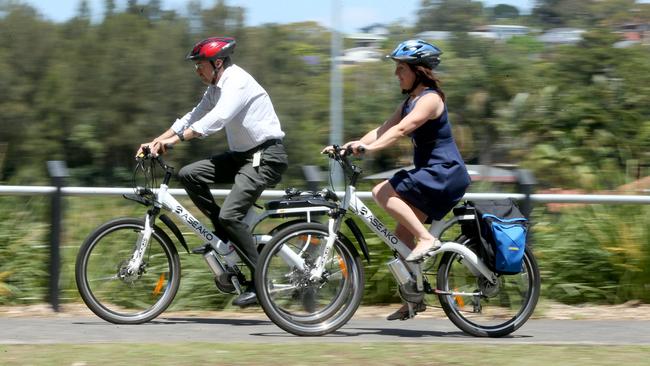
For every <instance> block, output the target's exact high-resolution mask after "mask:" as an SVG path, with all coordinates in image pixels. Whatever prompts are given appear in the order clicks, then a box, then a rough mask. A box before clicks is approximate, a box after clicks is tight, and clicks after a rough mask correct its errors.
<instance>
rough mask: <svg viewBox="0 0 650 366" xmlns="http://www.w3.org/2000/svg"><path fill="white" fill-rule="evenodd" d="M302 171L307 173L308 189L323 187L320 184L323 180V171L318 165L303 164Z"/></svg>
mask: <svg viewBox="0 0 650 366" xmlns="http://www.w3.org/2000/svg"><path fill="white" fill-rule="evenodd" d="M302 173H303V174H304V175H305V180H306V181H307V190H308V191H314V192H315V191H318V190H319V189H320V188H321V187H319V185H320V184H321V182H322V181H323V177H322V176H321V171H320V169H319V168H318V167H317V166H316V165H303V166H302Z"/></svg>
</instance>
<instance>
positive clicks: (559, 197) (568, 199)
mask: <svg viewBox="0 0 650 366" xmlns="http://www.w3.org/2000/svg"><path fill="white" fill-rule="evenodd" d="M57 189H58V188H57V187H55V186H8V185H7V186H4V185H0V195H5V196H32V195H50V194H54V193H56V192H57ZM60 191H61V194H62V195H64V196H121V195H123V194H126V193H133V188H110V187H61V188H60ZM169 192H170V193H171V194H172V195H174V196H187V193H186V192H185V190H184V189H181V188H171V189H169ZM210 192H212V195H214V196H215V197H217V198H223V197H225V196H226V195H228V193H230V190H228V189H212V190H210ZM344 193H345V192H337V194H339V195H343V194H344ZM284 194H285V192H284V191H282V190H266V191H264V193H262V197H261V198H263V199H268V198H280V197H282V196H284ZM356 194H357V196H358V197H359V198H361V199H364V198H365V199H368V198H372V194H371V193H370V192H356ZM506 198H512V199H514V200H517V201H523V200H525V199H527V198H529V199H530V200H531V201H532V202H537V203H589V204H599V203H605V204H650V195H622V194H539V193H534V194H530V195H526V194H523V193H467V194H465V196H463V199H464V200H473V201H482V200H497V199H506Z"/></svg>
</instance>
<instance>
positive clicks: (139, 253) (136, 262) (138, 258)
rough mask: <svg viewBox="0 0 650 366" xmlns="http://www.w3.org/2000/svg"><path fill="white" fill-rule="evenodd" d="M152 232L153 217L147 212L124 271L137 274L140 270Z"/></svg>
mask: <svg viewBox="0 0 650 366" xmlns="http://www.w3.org/2000/svg"><path fill="white" fill-rule="evenodd" d="M152 233H153V218H152V215H151V214H147V215H146V216H145V218H144V230H142V231H140V232H139V233H138V239H137V240H136V243H135V248H134V250H133V255H132V256H131V259H129V263H128V264H127V265H126V271H127V273H128V274H129V275H133V274H137V273H138V272H139V271H140V266H141V265H142V260H143V258H144V253H145V252H146V251H147V247H148V246H149V240H150V239H151V234H152Z"/></svg>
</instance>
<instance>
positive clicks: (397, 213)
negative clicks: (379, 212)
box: [372, 180, 436, 251]
mask: <svg viewBox="0 0 650 366" xmlns="http://www.w3.org/2000/svg"><path fill="white" fill-rule="evenodd" d="M372 196H373V198H374V199H375V201H376V202H377V203H378V204H379V205H380V206H381V207H383V208H384V210H386V212H388V213H389V214H390V215H391V216H392V217H393V218H394V219H395V220H397V222H398V223H399V225H402V226H403V227H404V228H405V229H406V230H408V231H409V232H410V233H411V234H412V235H413V236H414V237H415V239H416V241H417V246H416V247H415V249H414V251H415V250H417V249H418V248H419V249H426V248H431V247H432V246H433V245H434V244H435V243H436V238H435V237H434V236H433V235H431V233H429V231H428V230H427V229H426V228H425V227H424V225H423V224H422V222H423V221H424V219H425V218H426V214H424V213H423V212H422V211H420V210H419V209H417V208H415V207H413V206H411V205H410V204H408V203H407V202H406V201H404V200H403V199H402V198H401V197H400V196H399V195H398V194H397V192H395V189H393V186H392V185H391V184H390V182H389V181H387V180H386V181H383V182H381V183H379V184H378V185H376V186H375V187H374V188H373V189H372ZM398 229H399V226H398ZM407 239H408V238H407ZM400 240H401V239H400ZM404 242H405V244H406V245H409V247H411V246H410V244H411V243H412V240H406V241H404ZM412 249H413V248H412ZM420 251H421V250H420Z"/></svg>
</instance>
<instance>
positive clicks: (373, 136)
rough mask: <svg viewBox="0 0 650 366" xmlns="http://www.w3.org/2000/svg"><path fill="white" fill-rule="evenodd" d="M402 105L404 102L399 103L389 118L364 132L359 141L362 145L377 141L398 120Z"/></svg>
mask: <svg viewBox="0 0 650 366" xmlns="http://www.w3.org/2000/svg"><path fill="white" fill-rule="evenodd" d="M403 105H404V102H402V103H400V104H399V105H398V106H397V108H396V109H395V111H394V112H393V114H392V115H391V116H390V118H388V119H387V120H386V121H385V122H384V123H383V124H382V125H381V126H379V127H377V128H375V129H374V130H372V131H370V132H368V133H367V134H365V135H364V136H363V137H362V138H361V139H360V140H359V141H360V142H361V143H362V144H364V145H369V144H372V143H373V142H375V141H377V139H378V138H379V137H380V136H381V135H383V134H384V133H386V131H388V130H389V129H390V128H391V127H393V126H394V125H395V124H397V123H398V122H399V120H400V115H401V114H402V107H403Z"/></svg>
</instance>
